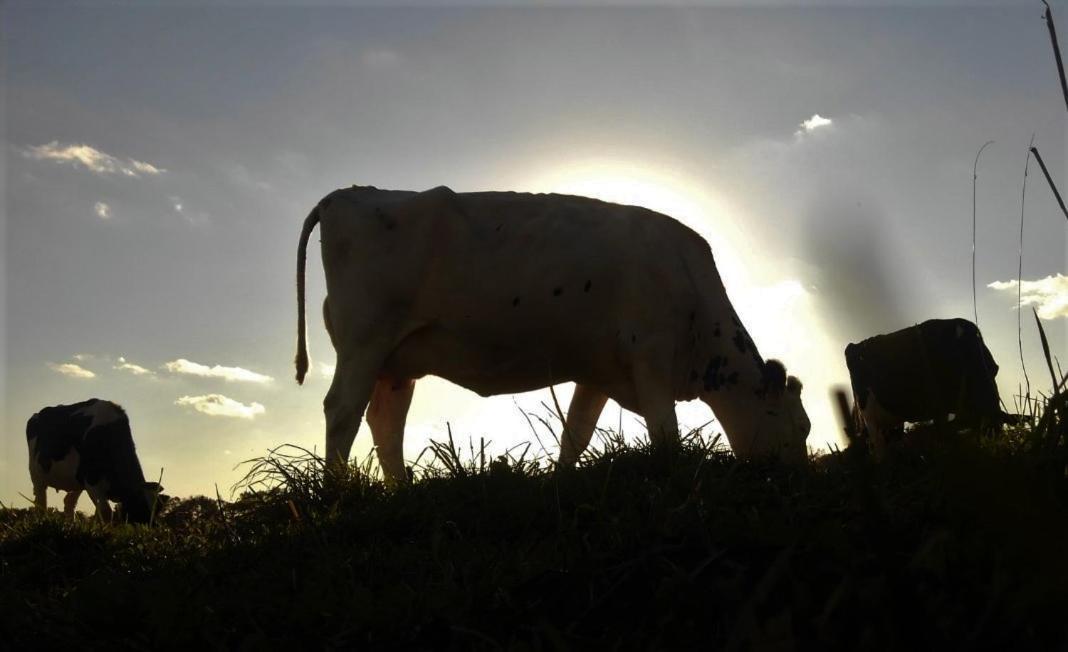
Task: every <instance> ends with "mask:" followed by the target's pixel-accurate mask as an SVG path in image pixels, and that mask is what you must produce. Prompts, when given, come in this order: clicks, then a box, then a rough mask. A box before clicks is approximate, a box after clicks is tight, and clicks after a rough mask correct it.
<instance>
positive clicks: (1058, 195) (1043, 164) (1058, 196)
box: [1031, 147, 1068, 220]
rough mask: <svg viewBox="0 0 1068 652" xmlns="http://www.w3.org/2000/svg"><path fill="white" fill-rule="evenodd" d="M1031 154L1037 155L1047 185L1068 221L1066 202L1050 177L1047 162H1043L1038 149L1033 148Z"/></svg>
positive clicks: (1036, 158)
mask: <svg viewBox="0 0 1068 652" xmlns="http://www.w3.org/2000/svg"><path fill="white" fill-rule="evenodd" d="M1031 153H1032V154H1034V155H1035V160H1036V161H1038V166H1039V167H1041V168H1042V174H1044V175H1046V183H1048V184H1049V189H1050V190H1052V191H1053V196H1054V197H1055V198H1056V199H1057V205H1058V206H1060V207H1061V212H1062V213H1064V219H1066V220H1068V208H1065V207H1064V200H1063V199H1061V193H1059V192H1057V184H1055V183H1053V177H1051V176H1049V170H1047V169H1046V162H1045V161H1043V160H1042V155H1041V154H1039V153H1038V148H1037V147H1032V148H1031Z"/></svg>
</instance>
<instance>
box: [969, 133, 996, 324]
mask: <svg viewBox="0 0 1068 652" xmlns="http://www.w3.org/2000/svg"><path fill="white" fill-rule="evenodd" d="M993 142H994V141H992V140H988V141H986V142H985V143H983V146H982V147H980V148H979V151H978V152H976V154H975V163H973V164H972V312H974V313H975V325H976V326H978V325H979V307H978V304H977V303H976V301H975V186H976V182H977V181H978V179H979V156H981V155H982V153H983V150H984V149H986V148H987V145H991V144H993Z"/></svg>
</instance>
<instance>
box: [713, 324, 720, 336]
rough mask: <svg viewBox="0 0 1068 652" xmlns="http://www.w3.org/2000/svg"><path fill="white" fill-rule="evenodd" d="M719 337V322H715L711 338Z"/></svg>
mask: <svg viewBox="0 0 1068 652" xmlns="http://www.w3.org/2000/svg"><path fill="white" fill-rule="evenodd" d="M719 336H720V330H719V322H718V321H717V322H716V325H715V326H714V327H713V329H712V337H719Z"/></svg>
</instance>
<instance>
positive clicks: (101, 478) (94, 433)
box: [26, 398, 162, 523]
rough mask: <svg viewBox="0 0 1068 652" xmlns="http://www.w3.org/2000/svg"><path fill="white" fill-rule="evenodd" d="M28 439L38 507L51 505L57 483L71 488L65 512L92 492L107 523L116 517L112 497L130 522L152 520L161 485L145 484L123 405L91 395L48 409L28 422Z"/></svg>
mask: <svg viewBox="0 0 1068 652" xmlns="http://www.w3.org/2000/svg"><path fill="white" fill-rule="evenodd" d="M26 443H27V445H28V447H29V452H30V480H31V481H32V483H33V497H34V504H35V505H36V506H37V508H38V509H40V510H42V511H43V510H45V509H47V507H48V501H47V490H48V488H49V487H53V488H55V489H57V490H64V491H66V492H67V494H66V496H65V497H64V499H63V507H64V510H63V511H64V513H65V514H66V515H67V516H68V517H73V516H74V508H75V507H76V506H77V504H78V498H79V496H81V493H82V491H83V490H88V492H89V497H90V498H91V499H92V501H93V504H94V505H96V514H97V516H98V517H101V518H103V519H104V520H105V521H110V520H111V517H112V511H111V505H110V504H109V502H108V501H115V502H118V503H120V504H121V507H122V513H123V514H125V515H126V516H127V517H128V518H129V520H130V521H131V522H134V523H148V522H149V521H150V520H151V514H152V508H153V506H154V505H155V504H156V502H157V496H158V494H159V492H160V490H161V489H162V488H161V487H160V486H159V484H158V483H156V482H145V475H144V473H143V472H142V471H141V463H140V461H138V459H137V451H135V450H134V442H133V435H132V434H131V433H130V420H129V418H128V417H127V416H126V412H125V411H124V410H123V409H122V407H120V406H119V405H117V404H115V403H112V402H111V401H105V400H103V399H98V398H92V399H89V400H87V401H82V402H81V403H74V404H72V405H55V406H52V407H46V408H44V409H43V410H41V411H40V412H38V413H37V414H34V415H33V416H32V417H30V420H29V421H28V422H27V423H26Z"/></svg>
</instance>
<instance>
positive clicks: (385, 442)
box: [367, 379, 415, 484]
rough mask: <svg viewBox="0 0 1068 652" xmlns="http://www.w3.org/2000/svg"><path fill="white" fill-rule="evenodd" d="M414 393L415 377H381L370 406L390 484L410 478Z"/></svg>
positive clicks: (370, 421)
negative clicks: (407, 436)
mask: <svg viewBox="0 0 1068 652" xmlns="http://www.w3.org/2000/svg"><path fill="white" fill-rule="evenodd" d="M414 394H415V381H414V380H410V379H409V380H379V381H378V382H376V383H375V388H374V391H373V392H372V394H371V402H370V403H369V404H368V406H367V426H368V427H369V428H370V429H371V437H372V438H373V439H374V442H375V450H377V451H378V464H379V465H380V466H381V467H382V473H383V475H384V476H385V479H386V483H387V484H398V483H402V482H406V481H407V480H408V472H407V470H406V469H405V468H404V423H405V421H406V420H407V418H408V408H409V406H411V404H412V396H413V395H414Z"/></svg>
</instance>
